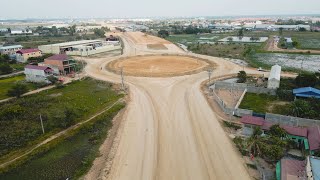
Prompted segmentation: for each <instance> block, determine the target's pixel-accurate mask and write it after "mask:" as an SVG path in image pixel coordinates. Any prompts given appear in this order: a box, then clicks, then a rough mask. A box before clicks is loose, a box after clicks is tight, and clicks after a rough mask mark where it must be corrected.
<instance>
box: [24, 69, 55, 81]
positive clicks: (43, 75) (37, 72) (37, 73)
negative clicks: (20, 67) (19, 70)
mask: <svg viewBox="0 0 320 180" xmlns="http://www.w3.org/2000/svg"><path fill="white" fill-rule="evenodd" d="M24 74H25V75H26V81H28V82H35V83H50V81H49V80H48V76H52V75H53V69H51V68H49V67H45V66H35V65H27V66H25V67H24Z"/></svg>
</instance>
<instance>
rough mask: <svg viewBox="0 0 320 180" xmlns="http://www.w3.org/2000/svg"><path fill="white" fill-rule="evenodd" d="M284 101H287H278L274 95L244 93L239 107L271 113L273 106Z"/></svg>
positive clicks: (277, 105)
mask: <svg viewBox="0 0 320 180" xmlns="http://www.w3.org/2000/svg"><path fill="white" fill-rule="evenodd" d="M286 103H287V102H283V101H279V100H278V99H277V97H276V96H272V95H268V94H255V93H246V95H245V96H244V98H243V100H242V102H241V104H240V106H239V108H241V109H250V110H253V111H254V112H256V113H266V112H269V113H273V112H275V111H276V109H275V108H274V107H279V105H282V104H286Z"/></svg>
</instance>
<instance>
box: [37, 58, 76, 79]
mask: <svg viewBox="0 0 320 180" xmlns="http://www.w3.org/2000/svg"><path fill="white" fill-rule="evenodd" d="M43 64H46V65H49V66H50V65H51V66H54V67H56V68H58V69H59V74H63V75H66V74H70V73H73V72H75V71H76V65H77V63H76V62H75V60H73V59H71V58H70V57H69V56H68V55H66V54H56V55H53V56H50V57H48V58H47V59H45V60H44V63H43Z"/></svg>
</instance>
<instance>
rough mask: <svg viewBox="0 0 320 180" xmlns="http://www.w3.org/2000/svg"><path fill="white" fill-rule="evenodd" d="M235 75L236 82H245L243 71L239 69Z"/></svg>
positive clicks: (245, 76) (245, 77)
mask: <svg viewBox="0 0 320 180" xmlns="http://www.w3.org/2000/svg"><path fill="white" fill-rule="evenodd" d="M237 77H238V81H237V82H238V83H245V82H246V81H247V73H246V72H245V71H239V73H238V75H237Z"/></svg>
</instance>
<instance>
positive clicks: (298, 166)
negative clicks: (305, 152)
mask: <svg viewBox="0 0 320 180" xmlns="http://www.w3.org/2000/svg"><path fill="white" fill-rule="evenodd" d="M276 179H277V180H301V179H306V180H307V179H308V180H320V158H318V157H314V156H308V157H306V159H305V160H298V159H293V158H282V159H281V160H280V161H278V162H277V164H276Z"/></svg>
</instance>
